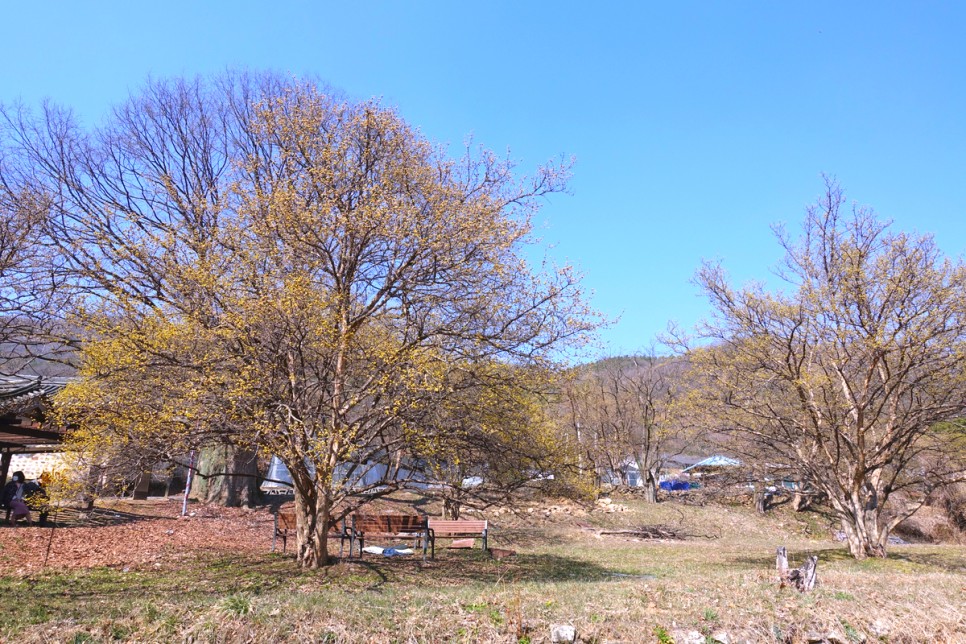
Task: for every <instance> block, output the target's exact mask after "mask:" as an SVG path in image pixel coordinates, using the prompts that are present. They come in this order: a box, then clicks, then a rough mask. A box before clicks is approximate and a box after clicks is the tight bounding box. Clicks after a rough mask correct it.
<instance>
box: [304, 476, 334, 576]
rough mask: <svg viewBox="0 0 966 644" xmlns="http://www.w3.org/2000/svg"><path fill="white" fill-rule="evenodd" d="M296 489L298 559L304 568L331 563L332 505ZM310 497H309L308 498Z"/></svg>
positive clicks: (319, 566) (318, 566)
mask: <svg viewBox="0 0 966 644" xmlns="http://www.w3.org/2000/svg"><path fill="white" fill-rule="evenodd" d="M313 496H315V495H314V494H309V495H306V494H303V493H301V492H300V491H299V489H298V488H297V487H296V490H295V521H296V535H297V537H298V539H297V541H298V546H297V548H296V553H297V554H296V560H297V561H298V564H299V566H301V567H302V568H313V569H314V568H321V567H323V566H327V565H329V563H330V561H329V531H328V529H327V526H328V525H329V517H330V516H331V510H332V508H331V506H330V504H329V503H328V502H326V501H325V499H324V498H321V497H316V498H317V500H316V499H313V498H311V497H313ZM306 497H309V498H306Z"/></svg>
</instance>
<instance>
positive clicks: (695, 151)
mask: <svg viewBox="0 0 966 644" xmlns="http://www.w3.org/2000/svg"><path fill="white" fill-rule="evenodd" d="M841 5H847V6H841ZM964 7H966V5H962V4H957V3H952V2H946V3H939V2H918V3H910V2H905V3H898V2H895V3H892V2H876V3H872V2H854V3H839V2H808V3H805V2H797V3H792V2H739V1H735V2H664V3H648V2H634V3H632V2H627V3H613V2H601V3H589V2H523V1H513V2H492V1H491V2H480V3H468V2H455V1H451V2H378V1H372V2H366V3H347V2H341V3H323V2H276V3H264V2H242V1H233V2H214V1H209V2H171V1H167V2H155V3H120V2H115V3H108V2H71V3H33V5H32V6H28V3H16V4H7V6H5V7H4V10H3V20H2V26H0V60H2V61H3V63H2V64H0V101H4V102H9V101H11V100H15V99H17V98H20V99H22V100H23V101H25V102H26V103H28V104H36V103H38V102H39V101H40V100H41V99H42V98H44V97H49V98H51V99H53V100H54V101H56V102H58V103H63V104H67V105H70V106H72V107H74V108H75V109H76V110H77V111H78V113H79V114H80V115H81V116H82V117H83V118H84V119H85V120H87V121H88V122H91V123H95V122H96V121H97V120H98V119H99V118H100V117H101V116H102V115H103V114H104V113H105V112H106V111H107V109H109V107H110V105H111V104H113V103H117V102H120V101H122V100H123V99H124V97H125V96H126V95H127V93H128V92H129V91H132V90H136V89H137V88H138V87H139V86H140V85H141V83H142V82H143V81H144V80H145V78H146V77H147V76H148V75H149V74H150V75H153V76H156V77H166V76H172V75H194V74H197V73H203V74H206V73H213V72H219V71H221V70H224V69H225V68H226V67H248V68H252V69H262V68H266V69H274V70H278V71H283V72H290V73H292V74H297V75H313V76H318V77H319V78H321V79H323V80H325V81H327V82H329V83H331V84H332V85H335V86H337V87H340V88H342V89H343V90H345V91H347V92H348V93H349V94H350V95H352V96H355V97H357V98H360V99H361V98H369V97H373V96H375V97H381V98H382V99H383V101H384V102H385V103H387V104H389V105H393V106H396V107H398V109H399V111H400V113H401V114H402V115H403V116H404V117H405V118H406V119H407V120H408V121H409V122H410V123H412V124H414V125H416V126H418V127H419V128H420V129H421V130H422V131H423V132H424V133H425V134H426V135H427V136H428V137H430V138H431V139H433V140H436V141H439V142H444V143H450V144H452V145H453V146H454V149H456V150H457V151H458V149H459V147H460V146H461V144H462V142H463V141H464V139H465V138H466V137H467V136H468V135H472V136H473V137H474V140H475V141H476V142H477V143H480V144H483V145H485V146H487V147H489V148H492V149H495V150H497V151H500V152H502V151H504V150H507V149H509V150H510V154H511V156H512V158H514V159H517V160H518V161H519V163H520V167H521V169H523V170H526V169H531V168H534V167H536V166H537V165H538V164H540V163H543V162H545V161H547V160H549V159H552V158H555V157H559V155H561V154H565V155H575V156H576V158H577V164H576V166H575V168H574V173H575V174H574V179H573V181H572V184H571V187H572V195H556V196H554V197H553V198H551V199H549V200H548V201H547V203H546V205H545V207H544V208H543V210H542V211H541V213H540V214H539V216H538V218H537V226H538V231H537V232H538V235H539V236H540V238H541V239H542V243H543V244H544V245H545V246H547V247H549V248H550V250H549V251H548V252H549V253H550V255H551V256H552V257H553V258H554V259H555V260H556V261H558V262H561V263H573V264H576V265H577V266H578V267H579V268H580V269H581V270H582V271H583V273H584V274H585V284H586V286H587V288H588V289H589V290H592V291H593V292H594V295H593V300H592V301H593V304H594V305H595V306H596V307H597V308H598V309H599V310H601V311H602V312H604V313H605V314H606V315H608V316H610V317H611V318H618V317H619V318H620V319H619V321H618V322H616V323H615V324H613V325H612V326H611V327H610V328H608V329H606V330H604V332H603V333H602V348H601V352H603V353H607V354H621V353H632V352H636V351H640V350H646V349H647V348H648V347H649V346H650V344H651V342H652V341H653V339H654V337H655V335H656V334H657V333H659V332H660V331H662V330H663V329H664V328H665V327H666V325H667V322H668V321H669V320H676V321H677V322H679V323H681V324H683V325H685V326H688V325H691V324H693V323H694V322H696V321H697V320H698V319H699V318H701V317H702V316H705V315H706V314H707V313H708V309H707V304H706V302H705V300H704V299H703V298H702V297H701V295H700V293H698V291H697V290H696V288H695V287H694V286H693V285H692V284H691V282H690V279H691V277H692V275H693V274H694V272H695V270H696V269H697V267H698V266H699V264H700V262H701V261H702V259H721V260H722V261H723V262H724V263H725V265H726V266H727V267H728V269H729V270H730V272H731V274H732V276H733V277H734V279H735V280H736V281H737V282H743V281H746V280H750V279H767V278H768V277H769V270H770V267H772V266H773V265H775V263H776V262H777V261H778V259H779V257H780V253H779V249H778V246H777V244H776V243H775V241H774V237H773V235H772V233H771V231H770V228H769V226H770V224H773V223H775V222H786V223H788V224H789V225H790V226H793V227H794V226H796V225H797V222H799V221H800V219H801V216H802V213H803V211H804V208H805V206H806V205H807V204H808V203H810V202H812V201H813V200H814V199H815V198H816V197H817V196H818V195H819V194H820V193H821V191H822V189H823V183H822V179H821V174H822V173H828V174H831V175H835V176H836V177H837V178H838V179H839V181H840V182H841V184H842V185H843V186H844V188H845V189H846V191H847V193H848V195H849V197H850V198H852V199H855V200H857V201H859V202H860V203H863V204H868V205H871V206H873V207H874V208H875V210H876V211H877V212H878V213H879V214H880V215H881V216H882V217H885V218H890V219H893V220H894V221H895V226H896V227H897V228H901V229H906V230H917V231H919V232H928V233H932V234H934V235H935V236H936V239H937V241H938V243H939V245H940V247H941V248H943V249H944V250H945V251H946V253H948V254H950V255H953V256H960V255H961V254H962V253H963V250H964V248H966V180H964V179H966V177H964V171H966V38H963V30H964V28H966V8H964Z"/></svg>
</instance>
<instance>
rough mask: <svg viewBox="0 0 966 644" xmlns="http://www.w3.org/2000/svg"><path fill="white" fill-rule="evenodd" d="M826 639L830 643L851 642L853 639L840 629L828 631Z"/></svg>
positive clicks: (848, 643)
mask: <svg viewBox="0 0 966 644" xmlns="http://www.w3.org/2000/svg"><path fill="white" fill-rule="evenodd" d="M825 641H826V642H828V644H851V640H849V638H848V637H846V636H845V635H844V634H843V633H842V632H841V631H838V630H831V631H829V632H828V633H826V634H825Z"/></svg>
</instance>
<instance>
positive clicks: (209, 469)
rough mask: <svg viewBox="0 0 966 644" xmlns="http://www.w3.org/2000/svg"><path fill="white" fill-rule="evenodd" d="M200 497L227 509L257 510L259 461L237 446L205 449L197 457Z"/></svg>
mask: <svg viewBox="0 0 966 644" xmlns="http://www.w3.org/2000/svg"><path fill="white" fill-rule="evenodd" d="M198 472H199V473H200V474H201V475H202V476H201V477H199V480H197V481H196V484H197V485H198V494H199V496H201V498H203V499H204V500H205V501H207V502H209V503H218V504H220V505H224V506H225V507H229V508H234V507H240V506H243V505H244V506H246V507H254V505H255V503H256V502H257V501H258V458H257V453H256V452H255V451H254V450H249V449H244V448H241V447H237V446H235V445H218V446H216V447H209V448H205V449H203V450H202V451H201V453H200V455H199V457H198Z"/></svg>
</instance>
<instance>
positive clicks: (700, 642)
mask: <svg viewBox="0 0 966 644" xmlns="http://www.w3.org/2000/svg"><path fill="white" fill-rule="evenodd" d="M670 635H671V639H672V640H674V644H704V643H705V639H704V635H702V634H701V633H699V632H698V631H685V630H676V631H671V633H670Z"/></svg>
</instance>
